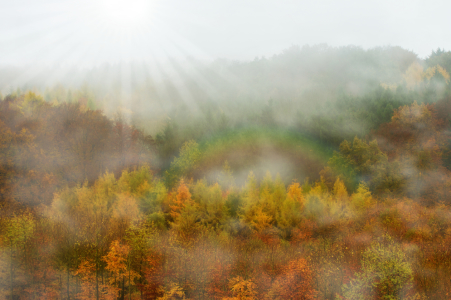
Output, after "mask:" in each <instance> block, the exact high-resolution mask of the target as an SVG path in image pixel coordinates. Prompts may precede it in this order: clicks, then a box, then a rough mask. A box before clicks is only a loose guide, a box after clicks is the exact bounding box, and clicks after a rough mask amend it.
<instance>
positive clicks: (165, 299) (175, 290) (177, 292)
mask: <svg viewBox="0 0 451 300" xmlns="http://www.w3.org/2000/svg"><path fill="white" fill-rule="evenodd" d="M160 291H161V292H163V296H161V297H158V298H157V300H176V299H186V298H185V292H184V291H183V289H182V288H181V287H180V286H179V285H178V284H177V283H174V282H170V283H169V287H168V289H165V288H163V287H160Z"/></svg>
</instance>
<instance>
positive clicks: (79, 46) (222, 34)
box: [0, 0, 451, 65]
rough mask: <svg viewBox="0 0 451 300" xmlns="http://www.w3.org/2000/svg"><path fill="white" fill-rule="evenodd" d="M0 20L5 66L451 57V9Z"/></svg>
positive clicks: (60, 0)
mask: <svg viewBox="0 0 451 300" xmlns="http://www.w3.org/2000/svg"><path fill="white" fill-rule="evenodd" d="M132 6H133V9H130V7H132ZM0 11H1V17H0V64H3V65H4V64H12V65H16V64H23V63H40V64H44V65H45V64H53V63H55V62H57V63H63V64H64V63H69V64H71V63H76V64H80V65H84V64H93V63H95V64H98V63H103V62H116V61H118V60H159V59H162V58H164V57H168V56H175V57H181V56H184V55H191V56H194V57H197V58H202V59H215V58H220V57H221V58H229V59H253V58H254V57H256V56H259V57H260V56H266V57H269V56H271V55H273V54H277V53H280V52H281V51H282V50H284V49H286V48H288V47H290V46H291V45H300V46H302V45H305V44H309V45H314V44H319V43H327V44H329V45H331V46H345V45H356V46H361V47H363V48H365V49H368V48H372V47H376V46H387V45H392V46H401V47H403V48H405V49H408V50H412V51H414V52H415V53H417V54H418V55H419V56H420V57H422V58H424V57H426V56H428V55H429V54H430V53H431V50H432V49H437V48H438V47H440V48H444V49H445V50H451V39H450V38H449V37H450V29H451V18H450V17H449V13H450V12H451V1H449V0H445V1H437V0H436V1H434V0H429V1H418V0H397V1H393V0H377V1H373V0H371V1H362V0H347V1H337V0H320V1H318V0H316V1H301V0H297V1H294V0H285V1H284V0H279V1H272V0H271V1H268V0H210V1H207V0H150V1H146V2H144V0H108V1H107V0H89V1H88V0H77V1H75V0H57V1H49V0H0Z"/></svg>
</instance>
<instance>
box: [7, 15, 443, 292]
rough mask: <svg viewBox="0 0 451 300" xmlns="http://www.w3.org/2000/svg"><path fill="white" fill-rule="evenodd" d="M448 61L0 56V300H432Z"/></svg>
mask: <svg viewBox="0 0 451 300" xmlns="http://www.w3.org/2000/svg"><path fill="white" fill-rule="evenodd" d="M121 9H122V8H121ZM113 13H116V11H113V12H111V13H110V14H113ZM131 13H133V14H134V13H135V11H131ZM131 16H132V17H133V16H134V15H131ZM132 17H130V19H131V20H134V19H133V18H132ZM127 20H128V19H125V20H124V21H123V22H126V21H127ZM138 25H139V24H137V25H136V24H135V26H138ZM121 26H122V25H121ZM26 70H29V71H26ZM30 70H31V71H30ZM450 73H451V52H450V51H445V50H442V49H437V50H433V51H431V54H430V55H429V56H428V57H427V58H420V57H419V56H418V55H417V54H415V53H414V52H412V51H410V50H406V49H404V48H401V47H394V46H393V47H392V46H386V47H375V48H370V49H363V48H361V47H357V46H344V47H332V46H328V45H324V44H319V45H315V46H302V47H300V46H291V47H289V48H287V49H285V50H284V51H281V52H280V53H278V54H275V55H273V56H271V57H256V58H255V59H253V60H228V59H216V60H212V61H205V60H200V59H194V58H192V57H187V58H185V59H175V58H174V59H167V60H165V61H161V62H159V63H154V64H152V63H148V62H119V63H101V64H98V65H96V66H93V67H89V68H88V67H71V66H67V65H55V66H54V67H42V66H41V67H38V66H36V67H33V68H31V67H28V66H27V67H20V66H15V67H1V68H0V91H1V93H0V100H1V101H0V299H67V300H68V299H79V300H82V299H105V300H106V299H122V300H125V299H128V300H131V299H136V300H137V299H160V300H169V299H224V300H225V299H229V300H231V299H237V300H238V299H240V300H245V299H246V300H251V299H411V300H414V299H415V300H422V299H449V298H450V297H451V84H450V80H451V79H450ZM24 74H25V75H24ZM11 82H13V83H14V84H11Z"/></svg>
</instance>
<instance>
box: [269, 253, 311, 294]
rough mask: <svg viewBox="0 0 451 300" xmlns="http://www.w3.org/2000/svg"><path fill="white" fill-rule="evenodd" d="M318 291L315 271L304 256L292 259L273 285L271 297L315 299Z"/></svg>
mask: <svg viewBox="0 0 451 300" xmlns="http://www.w3.org/2000/svg"><path fill="white" fill-rule="evenodd" d="M317 295H318V292H317V291H316V290H315V289H314V287H313V271H312V270H311V269H310V267H309V266H308V264H307V261H306V260H305V259H303V258H299V259H296V260H293V261H290V262H289V263H288V265H287V266H286V268H285V272H284V273H283V275H281V276H280V277H279V278H278V279H277V280H276V281H275V282H274V283H273V284H272V287H271V290H270V292H269V295H268V296H269V297H270V298H271V299H299V300H301V299H302V300H304V299H305V300H307V299H315V298H316V296H317Z"/></svg>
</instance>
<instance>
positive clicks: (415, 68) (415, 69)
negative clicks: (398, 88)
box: [403, 61, 424, 89]
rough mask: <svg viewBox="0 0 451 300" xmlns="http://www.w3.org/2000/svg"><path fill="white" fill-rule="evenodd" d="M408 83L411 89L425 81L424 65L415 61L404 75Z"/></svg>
mask: <svg viewBox="0 0 451 300" xmlns="http://www.w3.org/2000/svg"><path fill="white" fill-rule="evenodd" d="M403 77H404V80H405V82H406V85H407V87H408V88H409V89H411V88H414V87H415V86H416V85H418V84H419V83H421V82H422V81H423V77H424V73H423V67H422V66H421V65H420V64H419V63H418V62H417V61H415V62H413V63H412V64H411V65H410V67H409V68H408V69H407V70H406V72H405V73H404V75H403Z"/></svg>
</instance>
